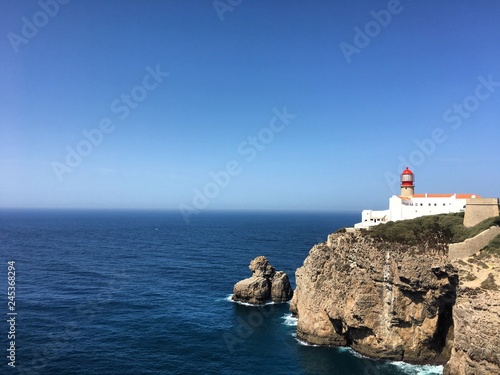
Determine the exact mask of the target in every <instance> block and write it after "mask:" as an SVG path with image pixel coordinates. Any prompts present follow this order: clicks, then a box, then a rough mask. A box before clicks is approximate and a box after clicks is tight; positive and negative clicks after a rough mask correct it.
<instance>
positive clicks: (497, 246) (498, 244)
mask: <svg viewBox="0 0 500 375" xmlns="http://www.w3.org/2000/svg"><path fill="white" fill-rule="evenodd" d="M481 253H484V254H491V255H497V256H500V235H498V236H496V237H495V238H493V240H492V241H491V242H490V244H489V245H488V246H486V247H485V248H484V249H483V250H481Z"/></svg>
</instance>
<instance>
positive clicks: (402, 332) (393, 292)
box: [290, 232, 458, 364]
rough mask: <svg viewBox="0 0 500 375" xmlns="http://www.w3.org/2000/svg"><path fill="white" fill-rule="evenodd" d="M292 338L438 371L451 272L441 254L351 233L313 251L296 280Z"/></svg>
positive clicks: (446, 350)
mask: <svg viewBox="0 0 500 375" xmlns="http://www.w3.org/2000/svg"><path fill="white" fill-rule="evenodd" d="M296 283H297V287H296V290H295V293H294V296H293V299H292V301H291V304H290V309H291V311H292V312H293V313H294V314H295V315H297V317H298V325H297V337H298V338H299V339H301V340H304V341H307V342H310V343H314V344H320V345H334V346H351V347H352V348H353V349H355V350H356V351H358V352H359V353H361V354H364V355H367V356H371V357H378V358H386V359H392V360H404V361H407V362H412V363H433V364H444V363H446V361H447V360H448V358H449V356H450V351H451V347H450V345H447V343H450V340H449V339H450V338H451V337H452V335H453V320H452V307H453V305H454V303H455V299H456V294H455V291H456V287H457V283H458V274H457V270H456V269H455V268H454V267H453V266H452V265H450V264H449V263H448V262H447V246H446V245H445V244H438V245H435V246H434V247H433V248H425V247H423V246H406V245H402V244H396V243H387V242H384V241H381V240H377V239H373V238H370V237H368V236H365V235H363V234H362V233H360V232H356V233H335V234H331V235H330V236H329V237H328V240H327V242H325V243H322V244H318V245H315V246H314V247H313V248H312V249H311V251H310V252H309V256H308V257H307V258H306V260H305V261H304V265H303V266H302V267H300V268H299V269H298V270H297V272H296Z"/></svg>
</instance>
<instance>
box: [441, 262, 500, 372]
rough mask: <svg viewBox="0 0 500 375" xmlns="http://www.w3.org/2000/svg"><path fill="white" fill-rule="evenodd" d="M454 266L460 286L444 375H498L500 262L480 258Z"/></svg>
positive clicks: (499, 365) (499, 368)
mask: <svg viewBox="0 0 500 375" xmlns="http://www.w3.org/2000/svg"><path fill="white" fill-rule="evenodd" d="M453 265H454V266H455V267H457V268H458V270H459V280H460V283H459V286H458V289H457V300H456V303H455V306H454V307H453V320H454V340H453V348H452V351H451V358H450V360H449V362H448V363H447V364H446V366H445V368H444V374H445V375H455V374H465V375H473V374H500V259H499V258H498V257H495V256H488V255H486V256H485V255H483V254H481V255H479V256H474V257H471V258H469V259H467V260H458V261H455V262H454V263H453Z"/></svg>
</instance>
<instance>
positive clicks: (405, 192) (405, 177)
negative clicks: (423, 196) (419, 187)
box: [401, 167, 415, 197]
mask: <svg viewBox="0 0 500 375" xmlns="http://www.w3.org/2000/svg"><path fill="white" fill-rule="evenodd" d="M413 194H415V175H414V174H413V172H412V171H411V170H410V169H409V168H408V167H406V169H405V170H404V171H403V173H401V196H402V197H412V196H413Z"/></svg>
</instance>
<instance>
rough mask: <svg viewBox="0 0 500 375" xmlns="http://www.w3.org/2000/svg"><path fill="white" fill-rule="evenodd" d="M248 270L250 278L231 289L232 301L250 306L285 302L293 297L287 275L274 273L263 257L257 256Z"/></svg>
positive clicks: (280, 272)
mask: <svg viewBox="0 0 500 375" xmlns="http://www.w3.org/2000/svg"><path fill="white" fill-rule="evenodd" d="M248 268H249V269H250V270H251V271H252V277H250V278H248V279H244V280H241V281H239V282H237V283H236V284H235V285H234V287H233V300H235V301H240V302H246V303H251V304H255V305H258V304H263V303H266V302H269V301H273V302H286V301H289V300H290V299H291V298H292V296H293V290H292V287H291V286H290V281H289V280H288V275H287V274H286V273H285V272H283V271H276V270H275V268H274V267H273V266H271V265H270V264H269V261H268V259H267V258H266V257H265V256H258V257H257V258H255V259H254V260H252V261H251V262H250V265H249V266H248Z"/></svg>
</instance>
